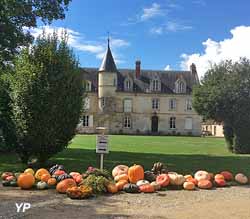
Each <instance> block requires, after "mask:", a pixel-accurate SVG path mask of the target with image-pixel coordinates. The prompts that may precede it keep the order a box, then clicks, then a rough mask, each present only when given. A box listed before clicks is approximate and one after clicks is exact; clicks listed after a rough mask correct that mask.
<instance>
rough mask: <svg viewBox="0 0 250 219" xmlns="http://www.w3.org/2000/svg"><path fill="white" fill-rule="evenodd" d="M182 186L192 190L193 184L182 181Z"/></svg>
mask: <svg viewBox="0 0 250 219" xmlns="http://www.w3.org/2000/svg"><path fill="white" fill-rule="evenodd" d="M183 188H184V189H185V190H194V188H195V184H194V183H192V182H184V183H183Z"/></svg>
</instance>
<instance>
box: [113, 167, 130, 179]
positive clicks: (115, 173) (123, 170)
mask: <svg viewBox="0 0 250 219" xmlns="http://www.w3.org/2000/svg"><path fill="white" fill-rule="evenodd" d="M121 174H128V166H126V165H118V166H116V167H115V168H114V169H113V170H112V176H113V177H114V178H115V177H116V176H118V175H121Z"/></svg>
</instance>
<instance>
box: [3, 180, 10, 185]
mask: <svg viewBox="0 0 250 219" xmlns="http://www.w3.org/2000/svg"><path fill="white" fill-rule="evenodd" d="M2 185H3V186H10V181H7V180H2Z"/></svg>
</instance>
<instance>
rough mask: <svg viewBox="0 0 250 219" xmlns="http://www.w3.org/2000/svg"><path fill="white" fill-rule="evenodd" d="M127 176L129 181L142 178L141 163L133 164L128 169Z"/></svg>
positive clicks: (133, 181) (132, 181)
mask: <svg viewBox="0 0 250 219" xmlns="http://www.w3.org/2000/svg"><path fill="white" fill-rule="evenodd" d="M128 178H129V181H130V183H137V181H139V180H142V179H144V169H143V167H142V166H141V165H136V164H135V165H134V166H132V167H130V168H129V169H128Z"/></svg>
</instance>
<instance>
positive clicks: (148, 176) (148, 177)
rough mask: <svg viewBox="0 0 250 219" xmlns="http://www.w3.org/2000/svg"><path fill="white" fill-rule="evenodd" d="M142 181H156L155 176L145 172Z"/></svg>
mask: <svg viewBox="0 0 250 219" xmlns="http://www.w3.org/2000/svg"><path fill="white" fill-rule="evenodd" d="M144 179H145V180H147V181H149V182H153V181H155V180H156V175H155V174H154V173H153V172H151V171H145V172H144Z"/></svg>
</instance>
